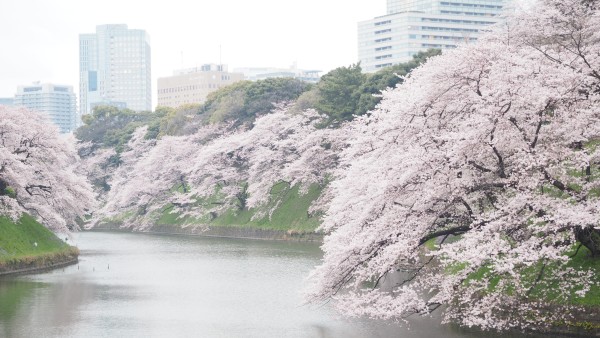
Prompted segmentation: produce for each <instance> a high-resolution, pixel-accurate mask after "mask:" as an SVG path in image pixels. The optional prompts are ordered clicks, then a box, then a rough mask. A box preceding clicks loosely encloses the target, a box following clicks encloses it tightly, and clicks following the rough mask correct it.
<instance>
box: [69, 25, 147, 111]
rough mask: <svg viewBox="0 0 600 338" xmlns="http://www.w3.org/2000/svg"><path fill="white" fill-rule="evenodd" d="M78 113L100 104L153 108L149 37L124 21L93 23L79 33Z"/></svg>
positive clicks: (130, 107) (144, 108)
mask: <svg viewBox="0 0 600 338" xmlns="http://www.w3.org/2000/svg"><path fill="white" fill-rule="evenodd" d="M79 75H80V77H79V93H80V98H79V99H80V106H79V110H80V113H81V114H82V115H83V114H89V113H90V112H91V108H93V107H94V106H97V105H100V104H106V105H115V106H118V107H127V108H129V109H132V110H136V111H141V110H152V86H151V83H152V82H151V81H152V78H151V74H150V37H149V35H148V34H147V33H146V31H144V30H141V29H128V28H127V25H100V26H96V33H95V34H80V35H79Z"/></svg>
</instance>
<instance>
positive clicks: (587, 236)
mask: <svg viewBox="0 0 600 338" xmlns="http://www.w3.org/2000/svg"><path fill="white" fill-rule="evenodd" d="M575 238H576V239H577V240H578V241H579V242H580V243H581V244H582V245H583V246H585V247H586V248H588V249H589V250H590V252H591V253H592V256H593V257H600V230H598V229H594V228H589V227H588V228H577V229H576V230H575Z"/></svg>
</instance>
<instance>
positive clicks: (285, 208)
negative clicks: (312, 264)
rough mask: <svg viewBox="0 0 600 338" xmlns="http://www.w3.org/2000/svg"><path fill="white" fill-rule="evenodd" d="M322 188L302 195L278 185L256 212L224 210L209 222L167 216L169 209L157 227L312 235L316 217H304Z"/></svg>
mask: <svg viewBox="0 0 600 338" xmlns="http://www.w3.org/2000/svg"><path fill="white" fill-rule="evenodd" d="M322 189H323V188H322V187H320V186H318V185H316V184H315V185H312V186H311V187H310V188H309V190H308V192H307V193H306V194H300V193H299V187H298V186H294V187H291V188H290V187H289V186H288V185H287V184H286V183H279V184H277V185H275V186H274V187H273V189H272V190H271V200H270V202H269V203H268V204H267V205H266V206H263V207H262V208H260V209H244V210H237V209H235V208H233V209H229V210H226V211H225V212H223V213H221V214H220V215H219V216H218V217H216V218H214V219H212V218H211V217H210V216H209V215H205V216H204V217H202V218H201V219H199V220H190V219H185V218H183V219H182V218H178V215H177V214H171V213H170V212H169V210H165V212H164V213H163V214H162V215H161V217H160V218H159V219H158V221H157V225H183V224H185V223H192V224H193V223H200V224H207V225H210V226H234V227H254V228H260V229H268V230H280V231H291V232H298V233H304V232H313V231H315V229H316V228H317V227H318V226H319V217H318V215H310V216H309V214H308V208H309V207H310V204H311V203H312V202H313V201H314V200H315V199H317V198H318V197H319V195H320V194H321V191H322ZM274 206H277V207H276V208H275V210H274V211H273V213H272V214H271V216H270V217H269V215H265V216H262V217H258V218H256V219H252V217H253V216H255V215H256V214H257V213H260V212H261V211H262V210H270V209H272V208H273V207H274Z"/></svg>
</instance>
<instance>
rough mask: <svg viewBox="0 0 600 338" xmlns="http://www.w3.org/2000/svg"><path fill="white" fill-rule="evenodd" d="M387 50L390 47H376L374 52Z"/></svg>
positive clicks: (390, 47)
mask: <svg viewBox="0 0 600 338" xmlns="http://www.w3.org/2000/svg"><path fill="white" fill-rule="evenodd" d="M388 49H392V46H385V47H378V48H375V51H376V52H379V51H380V50H388Z"/></svg>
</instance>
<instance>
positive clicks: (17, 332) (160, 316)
mask: <svg viewBox="0 0 600 338" xmlns="http://www.w3.org/2000/svg"><path fill="white" fill-rule="evenodd" d="M74 242H76V244H77V245H78V246H79V248H80V249H81V256H80V263H79V264H78V265H74V266H70V267H67V268H65V269H59V270H55V271H52V272H48V273H44V274H38V275H31V276H21V277H12V278H4V279H0V337H340V338H341V337H350V338H352V337H357V338H358V337H407V338H412V337H415V338H416V337H419V338H421V337H423V338H430V337H474V338H476V337H486V338H488V337H491V336H492V335H490V334H489V333H488V334H484V333H481V332H476V331H465V330H458V329H456V328H453V327H449V326H440V325H439V324H438V322H439V321H436V320H435V319H431V318H422V319H421V318H417V319H415V320H413V321H412V323H411V325H410V328H409V329H407V328H405V327H399V326H396V325H394V324H389V323H384V322H377V321H369V320H362V321H350V320H344V319H340V318H338V317H337V316H336V315H335V313H334V312H333V311H332V310H331V309H330V308H329V307H328V306H327V305H325V306H322V307H309V306H303V305H301V304H302V297H301V293H300V292H301V290H302V285H303V281H304V278H305V277H306V276H307V274H308V273H309V271H310V270H311V269H312V268H313V267H314V266H315V265H317V264H319V260H320V259H321V257H322V253H321V251H320V250H319V247H318V245H316V244H312V243H288V242H271V241H254V240H236V239H220V238H201V237H179V236H158V235H144V234H123V233H102V232H86V233H79V234H76V235H75V237H74ZM504 337H508V335H505V336H504ZM519 337H521V336H519ZM522 337H524V336H522Z"/></svg>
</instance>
